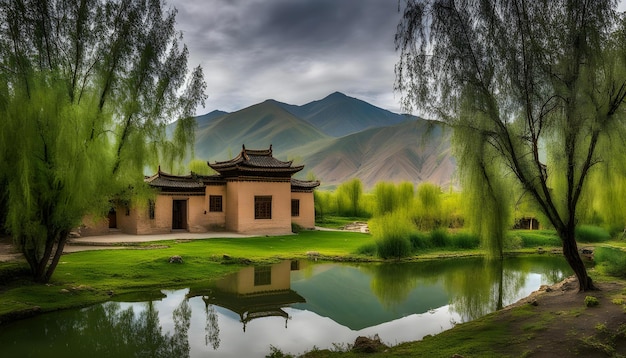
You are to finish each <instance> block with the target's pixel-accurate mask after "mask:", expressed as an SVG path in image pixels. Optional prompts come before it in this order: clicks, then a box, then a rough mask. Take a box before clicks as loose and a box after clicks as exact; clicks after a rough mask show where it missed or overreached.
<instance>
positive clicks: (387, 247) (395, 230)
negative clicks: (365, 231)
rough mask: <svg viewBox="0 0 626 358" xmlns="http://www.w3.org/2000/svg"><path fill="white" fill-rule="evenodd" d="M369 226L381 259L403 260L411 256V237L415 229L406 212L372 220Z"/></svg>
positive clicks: (398, 212) (396, 212)
mask: <svg viewBox="0 0 626 358" xmlns="http://www.w3.org/2000/svg"><path fill="white" fill-rule="evenodd" d="M369 226H370V232H371V233H372V236H373V237H374V240H376V245H377V246H378V255H379V256H380V257H382V258H384V259H387V258H403V257H407V256H409V255H410V254H411V242H410V241H409V237H410V236H411V234H412V233H413V232H415V227H414V225H413V223H412V222H411V220H410V218H409V217H408V215H407V214H406V212H403V211H395V212H393V213H389V214H386V215H383V216H379V217H375V218H374V219H372V220H370V222H369Z"/></svg>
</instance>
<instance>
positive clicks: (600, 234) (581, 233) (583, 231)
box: [576, 225, 611, 242]
mask: <svg viewBox="0 0 626 358" xmlns="http://www.w3.org/2000/svg"><path fill="white" fill-rule="evenodd" d="M610 239H611V236H610V235H609V233H608V231H606V230H605V229H603V228H601V227H598V226H591V225H578V227H576V240H578V241H580V242H604V241H608V240H610Z"/></svg>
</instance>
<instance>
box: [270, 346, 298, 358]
mask: <svg viewBox="0 0 626 358" xmlns="http://www.w3.org/2000/svg"><path fill="white" fill-rule="evenodd" d="M265 358H294V355H293V354H291V353H283V351H281V350H280V348H277V347H274V346H273V345H271V344H270V353H269V354H266V355H265Z"/></svg>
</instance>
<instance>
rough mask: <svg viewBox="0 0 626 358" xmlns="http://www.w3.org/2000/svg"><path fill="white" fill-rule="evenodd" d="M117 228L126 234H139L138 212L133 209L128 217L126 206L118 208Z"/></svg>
mask: <svg viewBox="0 0 626 358" xmlns="http://www.w3.org/2000/svg"><path fill="white" fill-rule="evenodd" d="M115 211H116V212H117V228H118V229H119V230H120V231H121V232H124V233H126V234H137V210H136V209H134V208H131V209H130V210H129V211H128V215H126V213H127V211H126V207H125V206H121V205H120V206H117V207H116V208H115Z"/></svg>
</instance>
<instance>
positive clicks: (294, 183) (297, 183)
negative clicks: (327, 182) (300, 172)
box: [291, 178, 320, 189]
mask: <svg viewBox="0 0 626 358" xmlns="http://www.w3.org/2000/svg"><path fill="white" fill-rule="evenodd" d="M318 186H320V182H319V180H298V179H295V178H291V187H292V188H294V187H295V188H302V189H313V188H317V187H318Z"/></svg>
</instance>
